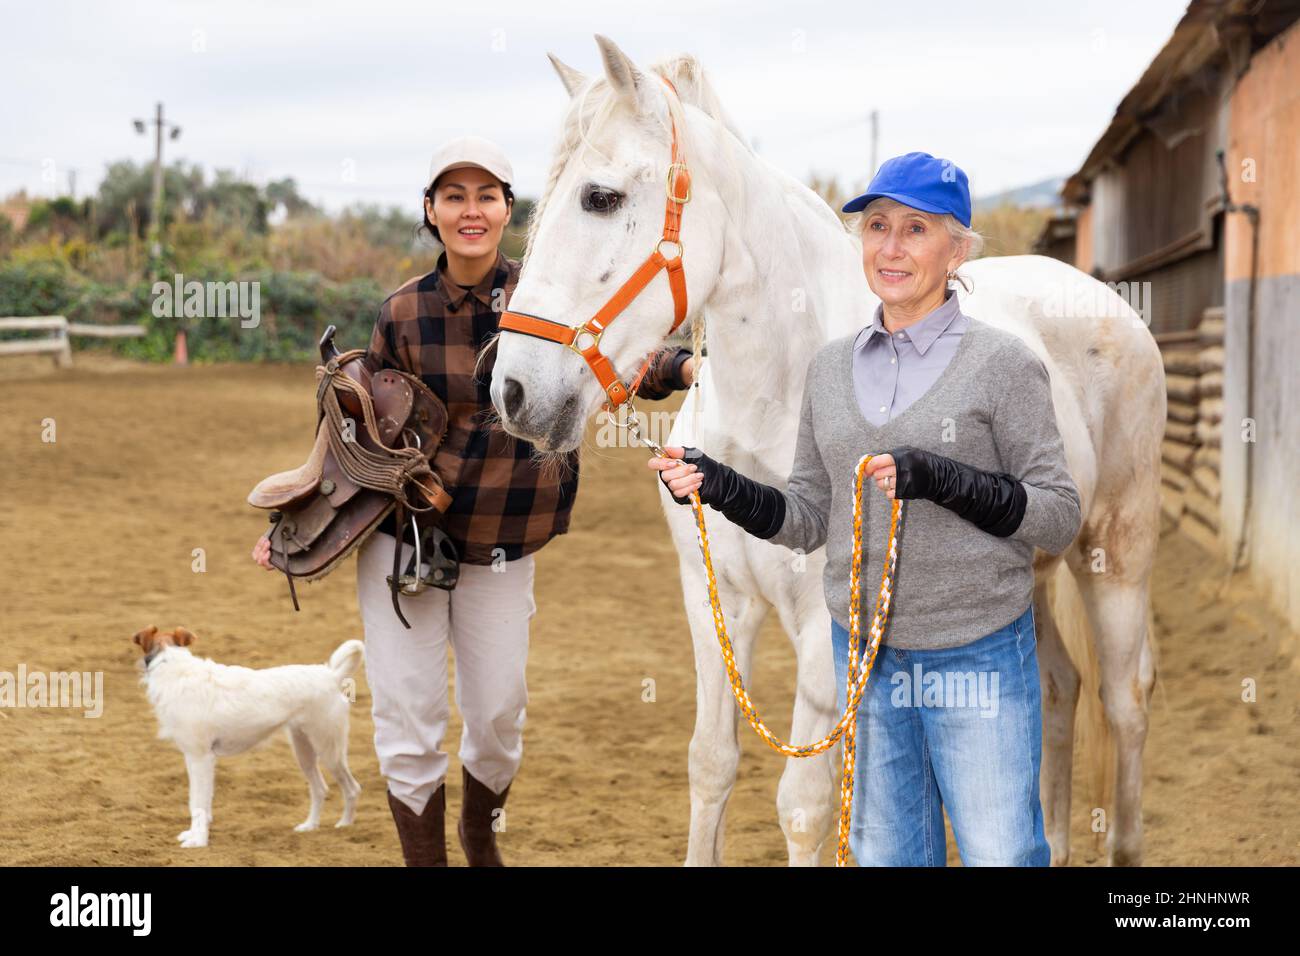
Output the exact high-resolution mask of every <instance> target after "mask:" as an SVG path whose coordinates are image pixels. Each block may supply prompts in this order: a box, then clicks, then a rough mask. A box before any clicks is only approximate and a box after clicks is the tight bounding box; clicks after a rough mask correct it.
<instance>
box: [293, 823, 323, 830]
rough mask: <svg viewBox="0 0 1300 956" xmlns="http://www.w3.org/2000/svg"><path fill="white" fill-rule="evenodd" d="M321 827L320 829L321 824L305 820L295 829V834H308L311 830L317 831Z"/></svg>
mask: <svg viewBox="0 0 1300 956" xmlns="http://www.w3.org/2000/svg"><path fill="white" fill-rule="evenodd" d="M319 827H320V824H319V823H313V822H312V821H310V820H304V821H303V822H302V823H300V824H298V825H297V826H296V827H294V828H293V829H294V832H295V833H307V832H309V831H311V830H316V829H318V828H319Z"/></svg>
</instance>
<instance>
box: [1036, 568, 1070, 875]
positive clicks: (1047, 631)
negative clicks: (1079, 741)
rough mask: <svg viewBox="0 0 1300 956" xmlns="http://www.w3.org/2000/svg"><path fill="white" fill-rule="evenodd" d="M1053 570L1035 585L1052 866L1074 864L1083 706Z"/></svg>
mask: <svg viewBox="0 0 1300 956" xmlns="http://www.w3.org/2000/svg"><path fill="white" fill-rule="evenodd" d="M1055 568H1056V565H1052V566H1051V567H1049V568H1048V569H1046V570H1044V571H1040V572H1039V575H1038V578H1037V580H1036V581H1035V583H1034V622H1035V624H1036V625H1037V632H1038V669H1039V673H1040V674H1041V675H1042V685H1043V765H1042V780H1041V786H1040V788H1039V792H1040V794H1041V796H1042V800H1043V821H1044V824H1045V826H1046V829H1047V842H1048V845H1049V846H1050V847H1051V848H1052V865H1053V866H1066V865H1068V864H1069V862H1070V787H1071V781H1072V773H1073V769H1074V714H1075V708H1076V706H1077V704H1078V701H1079V672H1078V670H1077V669H1076V668H1075V666H1074V662H1073V661H1072V660H1070V655H1069V653H1068V652H1067V651H1066V649H1065V644H1064V642H1063V641H1062V640H1061V632H1060V630H1059V629H1058V628H1057V626H1056V620H1055V619H1054V618H1053V617H1052V611H1051V608H1050V607H1049V605H1048V600H1047V579H1048V578H1049V577H1050V576H1051V574H1052V573H1053V572H1054V571H1055Z"/></svg>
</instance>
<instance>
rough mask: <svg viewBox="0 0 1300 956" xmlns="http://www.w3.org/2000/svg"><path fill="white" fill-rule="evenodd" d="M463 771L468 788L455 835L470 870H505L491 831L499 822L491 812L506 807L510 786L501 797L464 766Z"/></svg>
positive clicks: (462, 800)
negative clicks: (480, 867) (474, 868)
mask: <svg viewBox="0 0 1300 956" xmlns="http://www.w3.org/2000/svg"><path fill="white" fill-rule="evenodd" d="M460 770H461V779H462V780H463V781H464V783H465V787H464V794H463V795H462V797H461V803H460V822H459V823H458V824H457V825H456V832H457V834H458V835H459V836H460V845H461V848H462V849H464V851H465V859H466V860H467V861H468V862H469V865H470V866H505V864H504V863H503V862H501V853H500V852H499V851H498V850H497V834H496V831H495V830H493V829H492V823H493V821H494V820H495V819H496V818H495V817H494V816H493V815H492V811H493V810H499V809H501V808H502V807H503V806H505V803H506V796H507V795H508V794H509V793H510V785H509V784H506V788H505V789H504V790H502V791H501V792H500V793H493V792H492V790H491V788H490V787H488V786H487V785H486V784H483V783H480V782H479V781H478V780H477V779H476V778H475V777H474V776H473V774H471V773H470V772H469V771H468V770H466V769H465V768H464V767H463V766H462V767H461V768H460Z"/></svg>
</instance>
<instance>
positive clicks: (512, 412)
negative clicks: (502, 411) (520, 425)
mask: <svg viewBox="0 0 1300 956" xmlns="http://www.w3.org/2000/svg"><path fill="white" fill-rule="evenodd" d="M505 400H506V414H507V415H509V416H510V417H511V418H514V417H515V416H516V415H518V414H519V409H521V408H523V406H524V387H523V386H522V385H520V384H519V383H518V382H517V381H515V380H514V379H513V378H508V379H506V391H505Z"/></svg>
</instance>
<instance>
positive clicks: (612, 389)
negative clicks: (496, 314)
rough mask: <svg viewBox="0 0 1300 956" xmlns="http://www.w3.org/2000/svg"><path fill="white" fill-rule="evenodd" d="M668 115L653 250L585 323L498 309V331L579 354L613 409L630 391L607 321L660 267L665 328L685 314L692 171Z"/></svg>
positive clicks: (670, 114) (670, 331) (630, 299)
mask: <svg viewBox="0 0 1300 956" xmlns="http://www.w3.org/2000/svg"><path fill="white" fill-rule="evenodd" d="M661 79H663V81H664V82H665V83H667V84H668V86H669V88H670V89H672V91H673V93H674V94H676V93H677V87H675V86H673V83H672V81H671V80H669V79H668V78H667V77H661ZM668 121H669V122H670V123H672V132H673V152H672V162H671V163H669V165H668V180H667V183H666V184H665V187H664V189H665V191H666V193H667V195H668V199H667V201H666V202H665V204H664V228H663V234H662V235H661V236H660V238H659V241H658V242H656V243H655V247H654V250H653V251H652V252H651V253H650V255H649V256H647V257H646V260H645V261H644V262H642V263H641V266H640V268H638V269H637V270H636V272H634V273H632V275H631V276H630V277H629V278H628V279H627V281H626V282H624V283H623V284H622V285H621V286H619V288H618V290H617V291H616V292H615V293H614V294H613V295H611V296H610V297H609V299H608V300H607V301H606V302H605V304H604V305H602V306H601V307H600V310H599V311H597V312H596V314H595V315H593V316H592V317H591V318H590V319H588V320H587V322H586V323H585V324H583V325H563V324H561V323H559V322H553V321H552V320H550V319H544V318H542V317H541V316H538V315H529V314H528V313H526V312H509V311H506V312H502V313H501V321H500V323H499V325H500V328H501V329H502V331H506V332H521V333H523V334H524V335H531V336H533V337H534V338H539V339H546V340H547V341H548V342H558V343H559V344H560V345H563V346H565V347H566V348H570V349H572V350H573V351H575V352H577V353H578V354H579V355H581V356H582V358H583V360H584V361H585V362H586V363H587V365H588V367H590V368H591V371H592V373H593V374H594V375H595V376H596V381H598V382H600V387H601V388H603V389H604V390H605V396H606V398H607V399H608V407H609V408H610V409H611V410H612V409H614V408H617V407H618V406H619V405H622V404H623V403H624V402H626V401H628V399H630V398H631V397H632V392H631V391H630V390H629V389H628V387H627V386H626V385H624V384H623V382H622V381H621V380H620V379H619V377H618V373H617V372H615V371H614V364H613V363H612V362H610V360H609V358H608V357H607V356H606V355H605V354H604V353H603V352H601V351H600V337H601V336H602V335H603V334H604V332H605V330H606V329H607V328H609V324H610V323H611V322H613V321H614V319H615V318H616V317H617V316H618V314H619V313H620V312H622V311H623V310H624V309H626V308H627V307H628V305H629V304H631V302H632V300H633V299H635V298H636V297H637V296H638V295H640V294H641V291H642V290H643V289H644V288H645V287H646V286H647V285H649V284H650V280H651V279H653V278H654V277H655V276H656V275H657V274H658V273H659V270H661V269H666V270H667V271H668V288H669V289H670V290H671V291H672V295H673V326H672V328H671V329H669V330H668V334H669V335H671V334H672V333H673V332H675V331H676V330H677V327H678V326H679V325H681V324H682V322H683V320H685V318H686V273H685V272H684V271H683V269H682V252H683V251H684V250H683V248H682V240H681V226H682V207H683V206H685V205H686V204H687V203H688V202H690V201H691V172H690V169H688V168H687V166H686V160H685V158H684V157H683V156H682V151H681V146H680V144H679V142H678V139H677V123H676V121H674V120H673V118H672V112H671V111H670V112H669V114H668ZM664 243H669V244H671V245H673V246H676V248H677V254H676V255H675V256H674V257H673V258H671V259H667V258H665V257H664V255H663V253H662V252H660V248H661V247H662V246H663V245H664ZM649 364H650V359H648V358H647V359H646V364H645V365H643V366H642V368H641V374H640V375H638V376H637V378H636V381H635V382H634V384H633V386H632V388H633V389H635V388H636V386H637V385H639V384H640V382H641V377H642V376H643V375H644V374H645V372H646V369H647V368H648V367H649Z"/></svg>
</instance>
